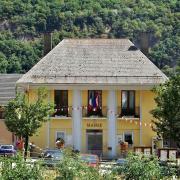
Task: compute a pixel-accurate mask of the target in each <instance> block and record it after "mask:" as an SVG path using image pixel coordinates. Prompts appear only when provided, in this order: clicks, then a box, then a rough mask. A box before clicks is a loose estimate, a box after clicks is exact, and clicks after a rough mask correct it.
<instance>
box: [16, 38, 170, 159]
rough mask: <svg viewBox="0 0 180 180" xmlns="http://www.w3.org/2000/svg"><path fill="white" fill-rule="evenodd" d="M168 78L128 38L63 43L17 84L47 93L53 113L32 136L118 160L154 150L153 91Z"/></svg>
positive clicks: (51, 144)
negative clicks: (123, 153)
mask: <svg viewBox="0 0 180 180" xmlns="http://www.w3.org/2000/svg"><path fill="white" fill-rule="evenodd" d="M166 79H167V77H166V76H165V75H164V74H163V73H162V72H161V71H160V70H159V69H158V68H157V67H156V66H155V65H154V64H153V63H152V62H151V61H150V60H149V59H148V58H147V57H146V56H145V55H144V54H143V53H142V52H141V51H140V50H138V49H137V48H136V47H135V46H134V44H133V43H132V42H131V41H129V40H128V39H81V40H80V39H65V40H63V41H61V42H60V43H59V44H58V45H57V46H56V47H55V48H54V49H53V50H51V51H50V52H49V53H48V54H47V55H46V56H45V57H43V58H42V59H41V60H40V61H39V62H38V63H37V64H36V65H35V66H34V67H33V68H32V69H31V70H30V71H29V72H27V73H26V74H25V75H23V77H22V78H21V79H20V80H18V82H17V85H18V86H20V87H22V88H24V90H25V91H26V92H27V93H28V96H29V100H30V101H33V100H35V99H36V97H37V93H36V92H37V88H39V87H42V86H43V87H46V88H47V89H48V92H49V93H48V97H47V100H48V101H49V102H52V103H54V104H55V113H54V115H53V117H49V118H50V121H49V122H47V123H45V124H44V125H43V127H42V128H40V129H39V132H38V133H37V134H36V135H34V137H32V138H31V141H33V142H35V143H36V144H37V145H38V146H40V147H42V148H46V147H49V148H54V147H55V141H56V139H57V138H58V137H61V138H63V139H64V140H65V145H66V146H72V147H73V148H74V149H77V150H79V151H81V152H82V153H97V154H99V155H100V154H101V155H103V156H109V157H115V156H117V155H119V153H120V142H128V148H129V149H132V148H133V147H135V146H151V145H152V139H153V138H154V137H155V136H156V134H155V133H154V132H153V131H152V124H151V120H152V116H151V114H150V111H151V110H152V109H153V108H154V107H155V102H154V94H153V93H152V91H151V89H152V88H153V87H154V86H155V85H158V84H159V83H163V82H164V81H165V80H166Z"/></svg>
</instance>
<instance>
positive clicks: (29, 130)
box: [5, 89, 52, 157]
mask: <svg viewBox="0 0 180 180" xmlns="http://www.w3.org/2000/svg"><path fill="white" fill-rule="evenodd" d="M46 97H47V93H46V91H45V90H44V89H39V90H38V98H37V100H36V102H33V103H30V102H29V101H28V97H27V95H25V94H17V96H16V98H15V99H14V100H12V101H10V102H9V103H8V105H7V106H6V108H5V124H6V126H7V128H8V130H9V131H11V132H13V133H14V134H15V135H16V136H18V137H23V138H24V139H25V157H26V156H27V149H28V143H29V137H30V136H32V135H33V134H35V133H36V132H37V130H38V128H40V127H41V126H42V123H43V122H46V121H48V115H49V114H51V112H52V105H51V104H49V103H47V102H46V101H45V98H46Z"/></svg>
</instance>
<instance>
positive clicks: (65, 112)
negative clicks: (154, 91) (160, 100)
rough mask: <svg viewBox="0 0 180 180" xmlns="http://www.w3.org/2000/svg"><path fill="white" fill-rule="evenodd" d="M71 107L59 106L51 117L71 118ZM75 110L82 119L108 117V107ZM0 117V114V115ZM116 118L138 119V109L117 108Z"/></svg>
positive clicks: (84, 107)
mask: <svg viewBox="0 0 180 180" xmlns="http://www.w3.org/2000/svg"><path fill="white" fill-rule="evenodd" d="M72 110H73V107H70V106H69V107H68V106H60V107H58V108H55V111H54V114H53V115H52V117H71V116H72ZM77 110H82V117H97V118H101V117H107V116H108V107H107V106H102V107H98V108H89V107H87V106H83V107H81V108H77ZM109 111H110V110H109ZM0 115H1V114H0ZM116 116H117V117H124V116H125V117H128V116H129V117H134V118H139V117H140V108H139V107H135V108H134V109H126V108H122V107H117V114H116Z"/></svg>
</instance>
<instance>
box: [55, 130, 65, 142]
mask: <svg viewBox="0 0 180 180" xmlns="http://www.w3.org/2000/svg"><path fill="white" fill-rule="evenodd" d="M59 138H61V139H63V140H64V141H65V132H64V131H56V139H55V140H57V139H59Z"/></svg>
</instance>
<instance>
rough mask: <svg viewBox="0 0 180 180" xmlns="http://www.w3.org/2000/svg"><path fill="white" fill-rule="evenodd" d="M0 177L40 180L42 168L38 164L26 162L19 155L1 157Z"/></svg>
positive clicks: (6, 179)
mask: <svg viewBox="0 0 180 180" xmlns="http://www.w3.org/2000/svg"><path fill="white" fill-rule="evenodd" d="M0 162H1V167H0V179H2V180H23V179H24V180H25V179H28V180H42V179H43V176H42V169H41V166H39V165H38V164H34V165H32V164H27V162H25V161H24V159H23V158H22V157H21V156H17V157H12V158H1V159H0Z"/></svg>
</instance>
